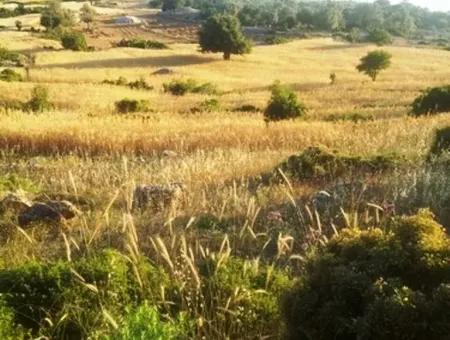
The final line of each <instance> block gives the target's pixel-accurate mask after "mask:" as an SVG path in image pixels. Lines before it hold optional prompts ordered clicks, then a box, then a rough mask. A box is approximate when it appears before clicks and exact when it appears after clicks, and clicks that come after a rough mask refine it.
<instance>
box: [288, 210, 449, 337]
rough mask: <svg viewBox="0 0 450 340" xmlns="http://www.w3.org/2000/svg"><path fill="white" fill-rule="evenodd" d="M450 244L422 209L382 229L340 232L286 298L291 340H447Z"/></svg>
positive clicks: (310, 262) (315, 256) (313, 259)
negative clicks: (445, 339)
mask: <svg viewBox="0 0 450 340" xmlns="http://www.w3.org/2000/svg"><path fill="white" fill-rule="evenodd" d="M449 256H450V242H449V239H448V237H447V235H446V234H445V231H444V230H443V228H442V226H440V225H439V224H438V223H436V222H435V221H434V220H433V218H432V215H431V214H430V213H429V212H427V211H422V212H420V213H419V214H418V215H417V216H413V217H403V218H399V219H396V220H394V221H393V222H391V223H390V224H389V225H388V226H387V228H386V230H384V231H383V230H381V229H377V228H371V229H368V230H360V229H357V228H353V229H345V230H342V231H341V232H340V234H339V235H338V236H335V237H334V238H333V239H332V240H331V241H330V242H329V243H328V244H326V245H325V246H322V247H320V248H319V249H318V250H317V252H315V253H314V254H313V255H311V256H310V257H309V259H308V260H307V263H306V266H305V271H304V273H303V275H302V276H301V277H300V278H299V280H298V282H297V284H296V286H295V288H294V289H292V290H291V292H290V293H289V294H288V295H287V296H286V298H285V302H284V304H283V311H284V317H285V320H286V323H287V326H288V330H289V335H290V338H291V339H317V340H321V339H326V340H328V339H411V340H414V339H427V338H429V339H444V338H445V337H446V336H447V335H448V334H449V332H450V315H449V314H448V313H446V312H443V311H445V310H448V308H449V307H450V284H449V283H450V267H449V265H448V258H449Z"/></svg>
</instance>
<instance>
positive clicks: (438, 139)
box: [429, 126, 450, 156]
mask: <svg viewBox="0 0 450 340" xmlns="http://www.w3.org/2000/svg"><path fill="white" fill-rule="evenodd" d="M442 152H450V126H449V127H446V128H442V129H439V130H437V131H436V136H435V138H434V142H433V145H432V146H431V149H430V153H429V155H430V156H437V155H440V154H441V153H442Z"/></svg>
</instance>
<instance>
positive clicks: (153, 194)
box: [132, 182, 185, 212]
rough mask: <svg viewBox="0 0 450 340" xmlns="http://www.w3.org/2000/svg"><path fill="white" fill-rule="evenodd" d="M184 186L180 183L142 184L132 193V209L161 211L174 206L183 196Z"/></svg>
mask: <svg viewBox="0 0 450 340" xmlns="http://www.w3.org/2000/svg"><path fill="white" fill-rule="evenodd" d="M184 191H185V186H184V185H183V184H182V183H178V182H176V183H170V184H168V185H157V184H142V185H138V186H137V187H136V188H135V190H134V193H133V207H132V209H133V210H151V211H153V212H158V211H163V210H165V209H167V208H171V209H172V208H176V207H177V206H178V205H179V204H180V203H181V200H182V198H183V194H184Z"/></svg>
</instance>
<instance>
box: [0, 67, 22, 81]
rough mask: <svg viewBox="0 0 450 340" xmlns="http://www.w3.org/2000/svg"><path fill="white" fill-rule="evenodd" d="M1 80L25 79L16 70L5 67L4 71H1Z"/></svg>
mask: <svg viewBox="0 0 450 340" xmlns="http://www.w3.org/2000/svg"><path fill="white" fill-rule="evenodd" d="M0 80H2V81H7V82H11V81H23V78H22V76H21V75H20V74H19V73H17V72H16V71H14V70H11V69H10V68H5V69H4V70H3V71H2V72H0Z"/></svg>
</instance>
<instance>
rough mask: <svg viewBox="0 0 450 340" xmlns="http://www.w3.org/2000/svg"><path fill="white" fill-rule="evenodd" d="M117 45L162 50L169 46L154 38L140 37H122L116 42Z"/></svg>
mask: <svg viewBox="0 0 450 340" xmlns="http://www.w3.org/2000/svg"><path fill="white" fill-rule="evenodd" d="M116 46H117V47H132V48H141V49H154V50H155V49H156V50H164V49H168V48H169V47H168V46H167V45H166V44H164V43H162V42H159V41H155V40H145V39H141V38H133V39H122V40H121V41H119V42H118V43H117V44H116Z"/></svg>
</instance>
